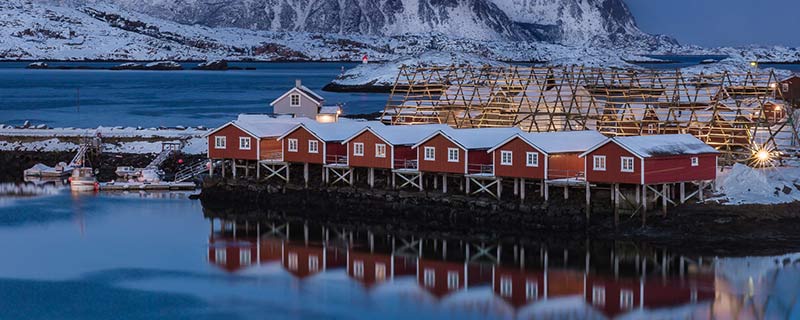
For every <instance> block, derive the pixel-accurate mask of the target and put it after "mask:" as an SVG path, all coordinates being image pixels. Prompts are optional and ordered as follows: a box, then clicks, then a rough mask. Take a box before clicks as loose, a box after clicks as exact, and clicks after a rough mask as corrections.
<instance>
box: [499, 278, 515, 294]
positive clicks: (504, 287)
mask: <svg viewBox="0 0 800 320" xmlns="http://www.w3.org/2000/svg"><path fill="white" fill-rule="evenodd" d="M513 289H514V284H513V282H511V278H509V277H502V278H500V295H501V296H503V297H510V296H511V294H512V293H513Z"/></svg>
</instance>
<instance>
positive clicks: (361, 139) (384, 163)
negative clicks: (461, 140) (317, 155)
mask: <svg viewBox="0 0 800 320" xmlns="http://www.w3.org/2000/svg"><path fill="white" fill-rule="evenodd" d="M447 129H448V126H447V125H439V124H430V125H405V126H383V125H382V126H369V127H366V128H364V129H362V130H360V131H358V132H357V133H355V134H354V135H352V136H350V137H349V138H347V139H345V140H344V141H343V142H342V143H343V144H346V147H347V150H348V155H347V159H348V163H349V165H350V166H351V167H364V168H375V169H416V164H417V152H416V150H414V149H413V148H412V147H413V146H414V144H416V143H417V142H419V141H420V140H421V139H423V138H425V137H427V136H429V135H431V134H432V133H434V132H436V131H438V130H447Z"/></svg>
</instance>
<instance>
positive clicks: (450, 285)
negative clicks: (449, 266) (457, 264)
mask: <svg viewBox="0 0 800 320" xmlns="http://www.w3.org/2000/svg"><path fill="white" fill-rule="evenodd" d="M459 277H460V276H459V275H458V272H455V271H448V272H447V289H448V290H453V289H458V282H459V281H458V280H459Z"/></svg>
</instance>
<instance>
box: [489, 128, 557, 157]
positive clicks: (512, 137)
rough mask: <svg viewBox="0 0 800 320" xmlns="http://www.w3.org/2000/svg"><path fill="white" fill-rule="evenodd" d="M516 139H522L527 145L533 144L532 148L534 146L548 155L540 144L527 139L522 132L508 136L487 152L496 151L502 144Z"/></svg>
mask: <svg viewBox="0 0 800 320" xmlns="http://www.w3.org/2000/svg"><path fill="white" fill-rule="evenodd" d="M514 139H520V140H522V142H525V143H526V144H527V145H529V146H531V148H534V149H536V150H537V151H539V152H541V153H543V154H545V155H547V152H545V151H544V150H542V148H540V147H539V146H537V145H536V144H534V143H533V142H531V141H530V140H528V139H525V137H523V136H522V134H521V133H518V134H515V135H513V136H510V137H508V138H507V139H505V140H503V141H501V142H500V143H498V144H497V145H495V146H494V147H492V148H491V149H489V150H487V151H486V152H487V153H491V152H492V151H495V150H497V149H498V148H500V147H502V146H504V145H506V144H507V143H509V142H511V141H512V140H514Z"/></svg>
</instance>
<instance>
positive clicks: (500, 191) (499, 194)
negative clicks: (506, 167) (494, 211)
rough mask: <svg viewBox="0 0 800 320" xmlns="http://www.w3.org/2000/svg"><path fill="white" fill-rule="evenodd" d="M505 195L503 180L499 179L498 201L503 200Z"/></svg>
mask: <svg viewBox="0 0 800 320" xmlns="http://www.w3.org/2000/svg"><path fill="white" fill-rule="evenodd" d="M502 194H503V179H500V178H497V199H498V200H499V199H501V198H502Z"/></svg>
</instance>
